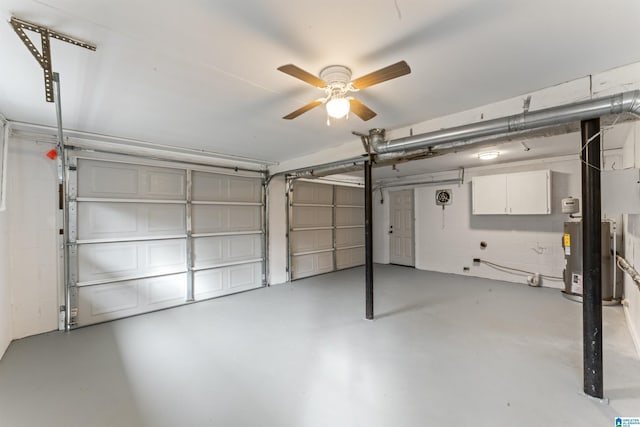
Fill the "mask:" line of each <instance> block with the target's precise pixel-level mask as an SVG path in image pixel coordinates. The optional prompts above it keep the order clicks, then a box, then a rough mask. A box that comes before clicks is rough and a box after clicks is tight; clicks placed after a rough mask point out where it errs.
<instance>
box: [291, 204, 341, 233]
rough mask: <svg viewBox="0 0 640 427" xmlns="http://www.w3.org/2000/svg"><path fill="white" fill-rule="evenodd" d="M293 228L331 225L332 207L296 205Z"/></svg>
mask: <svg viewBox="0 0 640 427" xmlns="http://www.w3.org/2000/svg"><path fill="white" fill-rule="evenodd" d="M291 220H292V223H291V226H292V228H311V227H331V226H332V224H333V212H332V208H331V207H326V208H325V207H318V206H294V207H293V217H292V219H291Z"/></svg>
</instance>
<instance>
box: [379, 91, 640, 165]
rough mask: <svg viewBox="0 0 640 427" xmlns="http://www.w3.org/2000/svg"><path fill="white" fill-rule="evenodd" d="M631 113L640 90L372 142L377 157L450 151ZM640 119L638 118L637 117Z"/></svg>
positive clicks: (638, 110)
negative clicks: (405, 152)
mask: <svg viewBox="0 0 640 427" xmlns="http://www.w3.org/2000/svg"><path fill="white" fill-rule="evenodd" d="M622 113H631V114H634V115H640V90H634V91H629V92H624V93H619V94H617V95H611V96H607V97H602V98H596V99H590V100H587V101H581V102H576V103H573V104H566V105H561V106H557V107H551V108H546V109H542V110H537V111H525V112H523V113H520V114H514V115H512V116H507V117H501V118H497V119H491V120H486V121H483V122H476V123H471V124H468V125H463V126H457V127H452V128H448V129H441V130H437V131H433V132H427V133H423V134H419V135H412V136H407V137H403V138H398V139H394V140H391V141H386V140H385V130H384V129H371V130H370V131H369V142H370V144H371V148H372V151H374V152H375V153H378V154H381V153H393V152H398V151H408V150H415V149H428V150H433V151H440V150H451V149H456V148H460V147H466V146H469V145H475V144H480V143H486V142H490V141H495V140H497V139H500V138H508V137H515V136H521V135H525V134H527V133H529V132H532V131H535V130H541V129H547V128H553V127H557V126H562V125H566V124H569V123H574V122H579V121H581V120H591V119H595V118H600V117H602V116H609V115H616V114H622ZM636 118H637V117H636Z"/></svg>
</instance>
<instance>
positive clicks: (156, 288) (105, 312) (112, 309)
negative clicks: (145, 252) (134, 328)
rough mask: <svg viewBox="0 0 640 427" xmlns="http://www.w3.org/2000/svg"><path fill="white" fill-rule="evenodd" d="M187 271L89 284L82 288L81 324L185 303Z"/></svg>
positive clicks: (80, 303)
mask: <svg viewBox="0 0 640 427" xmlns="http://www.w3.org/2000/svg"><path fill="white" fill-rule="evenodd" d="M186 289H187V279H186V274H184V273H183V274H175V275H171V276H164V277H153V278H147V279H139V280H129V281H124V282H117V283H109V284H103V285H95V286H85V287H81V288H79V289H78V298H79V307H80V308H79V310H78V325H79V326H83V325H88V324H92V323H97V322H104V321H107V320H112V319H118V318H121V317H126V316H132V315H135V314H140V313H145V312H148V311H152V310H158V309H161V308H167V307H173V306H176V305H180V304H184V302H185V298H186Z"/></svg>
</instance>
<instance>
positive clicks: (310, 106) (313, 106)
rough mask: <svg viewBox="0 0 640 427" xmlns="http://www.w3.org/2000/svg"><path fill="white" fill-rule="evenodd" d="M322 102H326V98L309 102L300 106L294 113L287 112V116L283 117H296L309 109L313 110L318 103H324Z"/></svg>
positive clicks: (286, 118)
mask: <svg viewBox="0 0 640 427" xmlns="http://www.w3.org/2000/svg"><path fill="white" fill-rule="evenodd" d="M322 104H324V99H322V98H321V99H316V100H315V101H313V102H310V103H308V104H307V105H305V106H304V107H301V108H298V109H297V110H296V111H294V112H293V113H289V114H287V115H286V116H284V117H283V119H285V120H291V119H295V118H296V117H298V116H299V115H301V114H304V113H306V112H307V111H309V110H312V109H314V108H316V107H317V106H318V105H322Z"/></svg>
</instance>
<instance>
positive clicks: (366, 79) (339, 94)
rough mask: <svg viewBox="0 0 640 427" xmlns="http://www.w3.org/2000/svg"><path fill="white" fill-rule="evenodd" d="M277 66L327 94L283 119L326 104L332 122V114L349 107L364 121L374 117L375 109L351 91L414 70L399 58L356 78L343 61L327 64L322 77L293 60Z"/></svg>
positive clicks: (338, 116) (340, 113) (341, 113)
mask: <svg viewBox="0 0 640 427" xmlns="http://www.w3.org/2000/svg"><path fill="white" fill-rule="evenodd" d="M278 70H279V71H282V72H283V73H285V74H289V75H290V76H293V77H295V78H297V79H300V80H302V81H303V82H305V83H309V84H310V85H312V86H315V87H317V88H319V89H321V90H323V91H324V92H325V96H324V97H322V98H318V99H316V100H315V101H313V102H310V103H308V104H307V105H305V106H304V107H301V108H298V109H297V110H295V111H294V112H292V113H289V114H287V115H286V116H284V117H283V119H286V120H291V119H295V118H296V117H298V116H299V115H301V114H303V113H306V112H307V111H309V110H311V109H313V108H315V107H317V106H319V105H322V104H326V108H327V116H328V117H327V125H330V124H331V122H330V119H331V118H334V119H341V118H343V117H345V116H348V114H349V111H353V113H354V114H355V115H356V116H358V117H360V118H361V119H362V120H364V121H367V120H370V119H372V118H374V117H375V116H376V113H375V112H374V111H373V110H371V109H370V108H369V107H367V106H366V105H364V104H363V103H362V102H360V101H358V100H357V99H355V98H354V97H352V96H348V94H349V92H357V91H359V90H360V89H364V88H367V87H369V86H373V85H376V84H378V83H382V82H386V81H387V80H391V79H395V78H397V77H400V76H404V75H405V74H409V73H410V72H411V68H409V65H408V64H407V63H406V62H405V61H400V62H397V63H395V64H393V65H389V66H387V67H384V68H381V69H379V70H377V71H374V72H372V73H369V74H367V75H365V76H362V77H359V78H357V79H354V80H351V70H350V69H349V68H348V67H345V66H344V65H330V66H328V67H325V68H323V69H322V71H320V75H319V77H316V76H314V75H313V74H311V73H309V72H307V71H305V70H303V69H302V68H300V67H297V66H295V65H293V64H287V65H283V66H281V67H278Z"/></svg>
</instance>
